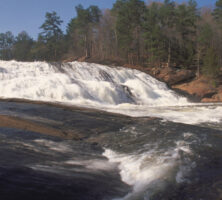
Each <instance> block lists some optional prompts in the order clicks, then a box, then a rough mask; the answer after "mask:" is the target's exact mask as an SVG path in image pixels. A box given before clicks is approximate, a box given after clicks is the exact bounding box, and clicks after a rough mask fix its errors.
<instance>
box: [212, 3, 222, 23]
mask: <svg viewBox="0 0 222 200" xmlns="http://www.w3.org/2000/svg"><path fill="white" fill-rule="evenodd" d="M213 15H214V17H215V19H216V20H217V22H218V23H220V24H221V25H222V0H217V1H216V4H215V9H214V11H213Z"/></svg>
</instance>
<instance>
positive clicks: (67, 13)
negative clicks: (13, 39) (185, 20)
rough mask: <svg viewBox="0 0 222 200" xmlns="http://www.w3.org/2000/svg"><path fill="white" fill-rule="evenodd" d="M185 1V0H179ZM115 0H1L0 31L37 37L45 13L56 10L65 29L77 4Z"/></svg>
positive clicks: (202, 0)
mask: <svg viewBox="0 0 222 200" xmlns="http://www.w3.org/2000/svg"><path fill="white" fill-rule="evenodd" d="M178 1H179V2H184V0H178ZM114 2H115V0H0V33H2V32H6V31H8V30H10V31H12V32H13V34H15V35H17V34H18V33H19V32H21V31H23V30H26V31H27V32H28V33H29V34H30V35H31V36H32V37H34V38H36V37H37V35H38V33H39V32H40V30H39V27H40V26H41V24H42V23H43V22H44V19H45V13H46V12H48V11H49V12H51V11H56V12H57V13H58V15H59V16H60V17H61V19H62V20H63V21H64V23H63V30H65V27H66V25H67V23H68V22H69V21H70V19H71V18H73V17H74V16H75V6H76V5H78V4H82V5H83V6H84V7H88V6H89V5H98V6H99V7H100V8H101V9H105V8H111V7H112V5H113V3H114ZM197 2H198V4H199V6H213V5H214V4H215V2H216V0H197Z"/></svg>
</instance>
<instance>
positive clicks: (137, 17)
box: [112, 0, 145, 63]
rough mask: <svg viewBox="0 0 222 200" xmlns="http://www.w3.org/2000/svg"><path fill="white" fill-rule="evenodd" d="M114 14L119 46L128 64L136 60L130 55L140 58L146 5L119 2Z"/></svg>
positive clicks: (133, 0) (137, 0)
mask: <svg viewBox="0 0 222 200" xmlns="http://www.w3.org/2000/svg"><path fill="white" fill-rule="evenodd" d="M112 12H113V13H114V15H115V16H116V30H117V38H118V45H119V48H120V50H121V52H124V53H125V56H126V57H127V59H128V62H131V63H132V62H133V61H134V59H133V58H132V57H130V54H136V57H137V61H139V58H140V38H141V37H140V36H141V27H142V21H143V17H144V13H145V4H144V2H143V1H141V0H117V2H116V3H115V4H114V7H113V10H112Z"/></svg>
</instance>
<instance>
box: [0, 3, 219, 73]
mask: <svg viewBox="0 0 222 200" xmlns="http://www.w3.org/2000/svg"><path fill="white" fill-rule="evenodd" d="M161 2H162V3H160V2H157V1H153V2H152V1H151V3H150V4H149V5H145V3H144V1H143V0H116V2H115V3H114V5H113V8H112V9H111V10H105V11H104V12H103V13H102V12H101V10H100V9H99V8H98V7H97V6H89V7H88V8H84V7H83V6H82V5H78V6H77V7H76V8H75V9H76V17H74V18H72V19H71V20H70V22H69V24H68V25H67V30H66V34H65V35H64V34H63V32H62V30H61V24H62V20H61V19H60V17H59V16H58V15H57V14H56V12H47V13H46V15H45V21H44V23H43V24H42V25H41V27H40V29H41V31H42V32H41V33H40V34H39V36H38V39H37V40H33V39H32V38H31V37H30V36H29V35H28V34H27V33H26V32H25V31H23V32H21V33H19V34H18V36H17V37H14V36H13V34H12V33H11V32H6V33H0V59H5V60H9V59H16V60H21V61H29V60H47V61H58V60H63V59H64V58H70V57H71V58H77V57H82V56H85V57H91V56H94V57H95V58H98V59H104V58H105V59H108V60H114V61H121V62H128V63H130V64H142V65H144V66H147V65H149V66H166V65H168V66H169V67H173V66H177V67H183V68H186V67H189V68H193V69H197V72H198V74H199V72H201V73H203V74H206V75H208V76H211V77H215V76H216V75H217V73H218V69H219V67H221V65H222V55H221V51H222V45H221V43H222V34H221V31H222V0H217V2H216V5H215V9H214V10H213V12H212V11H211V10H202V12H199V10H198V9H197V3H196V1H195V0H188V1H187V2H186V3H177V1H173V0H164V1H161ZM175 2H176V3H175Z"/></svg>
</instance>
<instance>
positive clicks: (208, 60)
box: [202, 48, 219, 77]
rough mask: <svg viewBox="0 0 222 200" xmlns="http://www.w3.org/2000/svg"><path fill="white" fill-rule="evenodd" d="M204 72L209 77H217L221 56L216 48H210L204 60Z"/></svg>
mask: <svg viewBox="0 0 222 200" xmlns="http://www.w3.org/2000/svg"><path fill="white" fill-rule="evenodd" d="M202 70H203V73H204V74H205V75H207V76H209V77H216V76H217V75H218V71H219V57H218V55H217V54H216V51H215V49H213V48H209V49H207V51H206V55H205V57H204V60H203V69H202Z"/></svg>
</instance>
